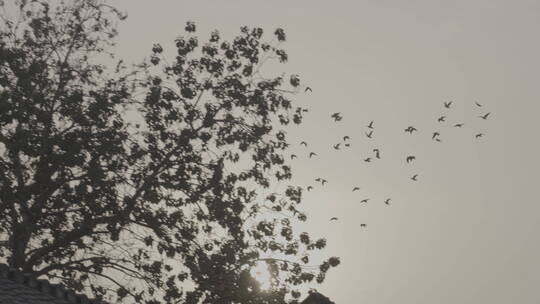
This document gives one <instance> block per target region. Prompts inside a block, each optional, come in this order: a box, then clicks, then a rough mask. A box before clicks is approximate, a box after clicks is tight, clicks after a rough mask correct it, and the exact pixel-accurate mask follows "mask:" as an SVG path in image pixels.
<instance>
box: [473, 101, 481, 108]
mask: <svg viewBox="0 0 540 304" xmlns="http://www.w3.org/2000/svg"><path fill="white" fill-rule="evenodd" d="M474 103H475V104H476V105H477V106H478V107H481V106H482V105H481V104H479V103H478V101H475V102H474Z"/></svg>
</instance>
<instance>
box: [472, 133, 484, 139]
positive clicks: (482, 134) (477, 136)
mask: <svg viewBox="0 0 540 304" xmlns="http://www.w3.org/2000/svg"><path fill="white" fill-rule="evenodd" d="M482 136H484V133H478V134H476V135H475V136H474V137H475V138H480V137H482Z"/></svg>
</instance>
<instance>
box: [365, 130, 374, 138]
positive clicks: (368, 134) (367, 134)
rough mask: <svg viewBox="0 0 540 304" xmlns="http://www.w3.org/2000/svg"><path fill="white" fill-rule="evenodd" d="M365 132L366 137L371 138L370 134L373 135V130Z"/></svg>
mask: <svg viewBox="0 0 540 304" xmlns="http://www.w3.org/2000/svg"><path fill="white" fill-rule="evenodd" d="M365 134H366V136H367V137H368V138H371V136H373V131H370V132H369V133H367V132H366V133H365Z"/></svg>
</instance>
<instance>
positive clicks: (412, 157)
mask: <svg viewBox="0 0 540 304" xmlns="http://www.w3.org/2000/svg"><path fill="white" fill-rule="evenodd" d="M415 159H416V157H415V156H414V155H409V156H407V158H406V159H405V160H406V161H407V164H408V163H410V162H412V161H413V160H415Z"/></svg>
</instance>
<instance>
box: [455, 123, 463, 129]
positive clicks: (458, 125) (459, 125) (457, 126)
mask: <svg viewBox="0 0 540 304" xmlns="http://www.w3.org/2000/svg"><path fill="white" fill-rule="evenodd" d="M454 127H456V128H461V127H463V124H462V123H457V124H455V125H454Z"/></svg>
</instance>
